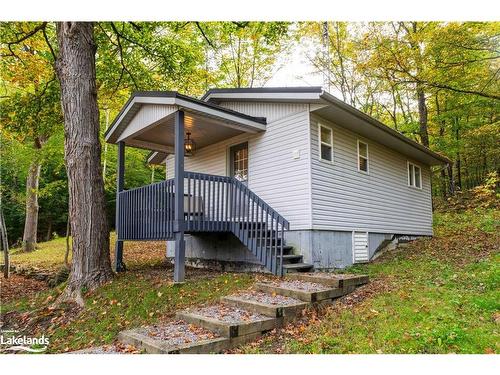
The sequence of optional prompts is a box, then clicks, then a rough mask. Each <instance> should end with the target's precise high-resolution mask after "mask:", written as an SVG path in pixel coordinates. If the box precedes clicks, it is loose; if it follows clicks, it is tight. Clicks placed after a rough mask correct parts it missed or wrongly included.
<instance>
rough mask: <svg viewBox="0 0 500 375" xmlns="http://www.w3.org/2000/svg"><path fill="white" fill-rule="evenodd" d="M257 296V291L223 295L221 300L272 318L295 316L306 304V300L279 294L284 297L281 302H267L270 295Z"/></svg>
mask: <svg viewBox="0 0 500 375" xmlns="http://www.w3.org/2000/svg"><path fill="white" fill-rule="evenodd" d="M261 294H264V293H261ZM259 297H260V295H259V294H258V293H253V294H246V295H234V296H225V297H222V299H221V302H222V303H227V304H229V305H232V306H236V307H239V308H241V309H245V310H249V311H253V312H256V313H258V314H262V315H266V316H270V317H273V318H283V317H286V318H295V317H297V316H298V315H299V314H300V312H301V311H302V310H303V309H304V308H305V307H306V306H307V305H308V304H307V303H306V302H302V301H300V300H297V299H295V298H291V297H283V296H281V298H282V299H284V301H283V302H281V303H269V300H273V297H272V296H271V295H269V298H259ZM274 299H275V297H274ZM263 300H266V301H267V302H264V301H263Z"/></svg>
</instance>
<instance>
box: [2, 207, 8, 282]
mask: <svg viewBox="0 0 500 375" xmlns="http://www.w3.org/2000/svg"><path fill="white" fill-rule="evenodd" d="M0 248H1V249H2V251H3V259H4V262H3V264H4V268H3V277H5V278H6V279H8V278H9V276H10V255H9V241H8V240H7V228H6V227H5V218H4V216H3V209H2V206H1V205H0Z"/></svg>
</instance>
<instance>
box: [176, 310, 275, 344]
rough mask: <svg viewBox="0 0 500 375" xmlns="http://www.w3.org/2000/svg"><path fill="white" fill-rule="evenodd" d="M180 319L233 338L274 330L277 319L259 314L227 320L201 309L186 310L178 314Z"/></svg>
mask: <svg viewBox="0 0 500 375" xmlns="http://www.w3.org/2000/svg"><path fill="white" fill-rule="evenodd" d="M176 317H177V318H178V319H182V320H184V321H186V322H188V323H191V324H195V325H198V326H200V327H203V328H206V329H208V330H210V331H213V332H217V333H218V334H219V335H221V336H224V337H228V338H233V337H239V336H246V335H250V334H254V333H259V334H260V333H262V332H265V331H269V330H272V329H274V328H275V327H276V325H277V321H276V319H275V318H270V317H267V316H260V315H259V316H258V318H255V319H249V320H243V319H242V320H240V321H231V322H227V321H224V320H221V319H218V318H215V317H211V316H207V315H206V314H203V312H200V311H199V310H193V311H190V310H186V311H181V312H178V313H177V314H176Z"/></svg>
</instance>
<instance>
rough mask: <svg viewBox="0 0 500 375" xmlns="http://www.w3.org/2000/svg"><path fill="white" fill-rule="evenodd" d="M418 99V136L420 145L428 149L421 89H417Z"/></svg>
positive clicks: (424, 106)
mask: <svg viewBox="0 0 500 375" xmlns="http://www.w3.org/2000/svg"><path fill="white" fill-rule="evenodd" d="M417 97H418V122H419V124H420V129H419V135H420V139H421V141H422V144H423V145H424V146H425V147H429V133H428V131H427V105H426V103H425V92H424V90H423V89H422V88H421V87H417Z"/></svg>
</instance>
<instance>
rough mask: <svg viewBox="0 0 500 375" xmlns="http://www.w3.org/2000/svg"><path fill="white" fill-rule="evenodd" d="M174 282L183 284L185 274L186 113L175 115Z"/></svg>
mask: <svg viewBox="0 0 500 375" xmlns="http://www.w3.org/2000/svg"><path fill="white" fill-rule="evenodd" d="M174 199H175V202H174V211H175V217H174V238H175V259H174V282H175V283H183V282H184V274H185V272H184V271H185V265H184V260H185V242H184V112H183V111H177V112H176V114H175V180H174Z"/></svg>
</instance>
